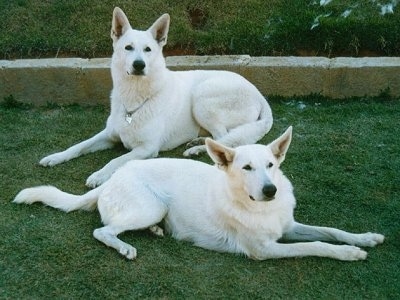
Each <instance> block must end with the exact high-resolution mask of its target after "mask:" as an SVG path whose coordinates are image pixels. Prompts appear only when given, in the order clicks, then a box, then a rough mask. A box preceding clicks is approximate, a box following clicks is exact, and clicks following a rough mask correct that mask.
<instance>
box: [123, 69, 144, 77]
mask: <svg viewBox="0 0 400 300" xmlns="http://www.w3.org/2000/svg"><path fill="white" fill-rule="evenodd" d="M126 74H128V76H144V75H145V74H144V71H137V70H134V71H133V72H128V71H127V72H126Z"/></svg>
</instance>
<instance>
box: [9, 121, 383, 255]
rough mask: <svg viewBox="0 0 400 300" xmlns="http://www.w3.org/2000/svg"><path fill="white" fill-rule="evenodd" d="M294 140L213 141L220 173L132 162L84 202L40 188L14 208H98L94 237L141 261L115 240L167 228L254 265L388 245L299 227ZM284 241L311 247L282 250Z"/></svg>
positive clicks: (366, 236)
mask: <svg viewBox="0 0 400 300" xmlns="http://www.w3.org/2000/svg"><path fill="white" fill-rule="evenodd" d="M291 137H292V129H291V128H289V129H288V130H287V131H286V132H285V133H284V134H283V135H282V136H281V137H279V138H278V139H276V140H275V141H273V142H272V143H271V144H269V145H268V146H263V145H247V146H239V147H237V148H236V149H232V148H228V147H226V146H223V145H222V144H219V143H217V142H215V141H213V140H211V139H207V140H206V147H207V151H208V154H209V155H210V157H211V158H212V160H213V161H214V162H215V164H216V165H215V166H210V165H207V164H205V163H201V162H198V161H194V160H186V159H166V158H159V159H150V160H134V161H130V162H128V163H127V164H125V165H124V166H123V167H121V168H120V169H118V170H117V171H116V172H115V173H114V175H113V176H112V177H111V178H110V179H109V180H108V181H107V182H106V183H105V184H103V185H102V186H100V187H98V188H96V189H94V190H91V191H89V192H88V193H87V194H85V195H82V196H75V195H71V194H68V193H65V192H62V191H60V190H58V189H56V188H55V187H51V186H41V187H34V188H29V189H25V190H23V191H21V192H20V193H19V194H18V195H17V196H16V198H15V200H14V202H16V203H23V202H24V203H33V202H43V203H45V204H47V205H49V206H52V207H55V208H59V209H61V210H64V211H71V210H76V209H87V210H89V209H94V208H95V207H96V204H97V207H98V210H99V212H100V215H101V218H102V221H103V223H104V224H105V226H104V227H102V228H99V229H96V230H95V231H94V232H93V235H94V237H95V238H96V239H98V240H99V241H101V242H103V243H104V244H106V245H108V246H110V247H112V248H115V249H116V250H117V251H118V252H119V253H121V254H122V255H123V256H125V257H127V258H128V259H134V258H135V257H136V249H135V248H134V247H132V246H131V245H129V244H127V243H125V242H123V241H121V240H120V239H118V237H117V235H118V234H119V233H121V232H123V231H126V230H137V229H143V228H151V229H152V230H153V231H154V232H155V233H158V234H160V235H162V230H161V229H160V228H159V227H158V226H157V224H158V223H159V222H161V221H162V220H164V221H165V222H164V224H165V229H166V230H167V232H170V233H171V234H172V235H173V236H174V237H175V238H177V239H179V240H187V241H191V242H193V243H194V244H196V245H197V246H200V247H203V248H206V249H211V250H216V251H224V252H233V253H244V254H246V255H247V256H249V257H251V258H254V259H267V258H280V257H295V256H324V257H331V258H335V259H340V260H360V259H365V258H366V257H367V253H366V252H365V251H363V250H361V249H360V248H358V247H355V246H348V245H333V244H328V243H324V242H320V241H332V242H343V243H347V244H350V245H358V246H365V247H373V246H375V245H377V244H379V243H382V242H383V240H384V236H383V235H381V234H376V233H362V234H353V233H348V232H345V231H342V230H339V229H335V228H329V227H316V226H308V225H303V224H300V223H297V222H295V221H294V218H293V210H294V207H295V198H294V195H293V190H292V185H291V184H290V182H289V180H288V179H287V178H286V177H285V176H284V175H283V174H282V171H281V170H280V169H279V166H280V164H281V163H282V162H283V160H284V159H285V154H286V151H287V149H288V147H289V144H290V141H291ZM281 238H284V239H286V240H295V241H306V240H307V241H312V242H298V243H290V244H289V243H280V242H278V240H279V239H281Z"/></svg>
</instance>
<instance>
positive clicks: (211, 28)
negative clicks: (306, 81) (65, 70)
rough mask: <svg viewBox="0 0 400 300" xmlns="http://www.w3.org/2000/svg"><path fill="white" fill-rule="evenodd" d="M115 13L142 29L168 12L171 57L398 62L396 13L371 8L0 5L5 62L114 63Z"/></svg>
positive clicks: (273, 2)
mask: <svg viewBox="0 0 400 300" xmlns="http://www.w3.org/2000/svg"><path fill="white" fill-rule="evenodd" d="M395 1H396V0H392V2H393V3H397V2H395ZM322 2H324V3H326V4H325V5H320V3H322ZM388 2H389V0H388ZM116 5H118V6H120V7H121V8H122V9H123V10H124V11H125V12H126V13H127V15H128V17H129V19H130V20H131V24H132V26H133V27H135V28H140V29H146V28H147V27H148V26H150V25H151V23H152V22H153V21H154V20H156V18H157V17H158V16H160V15H161V14H162V13H165V12H168V13H169V14H170V15H171V18H172V22H171V30H170V34H169V38H168V45H167V47H166V54H167V55H181V54H200V55H201V54H250V55H253V56H256V55H326V56H338V55H352V56H363V55H385V56H386V55H389V56H392V55H393V56H394V55H399V54H400V18H399V14H400V12H399V7H396V5H394V7H393V8H392V11H393V13H386V14H384V15H382V14H381V13H380V12H381V9H382V5H381V6H379V5H380V4H379V3H378V2H377V1H372V0H370V1H361V0H360V1H355V0H343V1H336V0H334V1H315V0H314V1H312V0H299V1H290V2H288V1H282V0H269V1H264V0H243V1H226V0H225V1H211V0H201V1H196V2H193V1H189V0H184V1H161V0H151V1H128V0H121V1H118V2H115V1H112V0H105V1H94V2H93V1H92V2H90V3H89V2H87V1H86V0H75V1H38V0H33V1H26V0H19V1H6V0H0V27H1V28H2V30H1V31H0V55H1V56H0V57H3V58H5V59H12V58H38V57H61V56H68V57H71V56H73V57H75V56H79V57H104V56H110V55H111V51H112V47H111V40H110V36H109V32H110V26H111V14H112V10H113V8H114V6H116ZM350 10H351V11H350ZM346 11H347V12H348V11H350V12H348V15H347V16H343V14H344V13H345V12H346ZM311 28H312V29H311Z"/></svg>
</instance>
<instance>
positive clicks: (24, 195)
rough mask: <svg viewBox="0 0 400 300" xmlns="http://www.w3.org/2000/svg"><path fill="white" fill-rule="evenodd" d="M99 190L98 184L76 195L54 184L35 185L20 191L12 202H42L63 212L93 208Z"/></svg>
mask: <svg viewBox="0 0 400 300" xmlns="http://www.w3.org/2000/svg"><path fill="white" fill-rule="evenodd" d="M101 190H102V186H99V187H98V188H96V189H93V190H91V191H89V192H87V193H86V194H84V195H80V196H78V195H72V194H68V193H65V192H63V191H61V190H59V189H57V188H55V187H54V186H37V187H33V188H27V189H24V190H22V191H20V192H19V193H18V195H17V196H16V197H15V199H14V200H13V202H15V203H27V204H32V203H35V202H42V203H43V204H46V205H48V206H51V207H54V208H58V209H60V210H63V211H65V212H70V211H73V210H77V209H83V210H93V209H95V208H96V206H97V199H98V197H99V195H100V192H101Z"/></svg>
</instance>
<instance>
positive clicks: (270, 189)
mask: <svg viewBox="0 0 400 300" xmlns="http://www.w3.org/2000/svg"><path fill="white" fill-rule="evenodd" d="M262 192H263V194H264V196H265V197H267V198H273V197H274V196H275V193H276V186H275V185H273V184H272V183H270V184H266V185H264V187H263V189H262Z"/></svg>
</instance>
